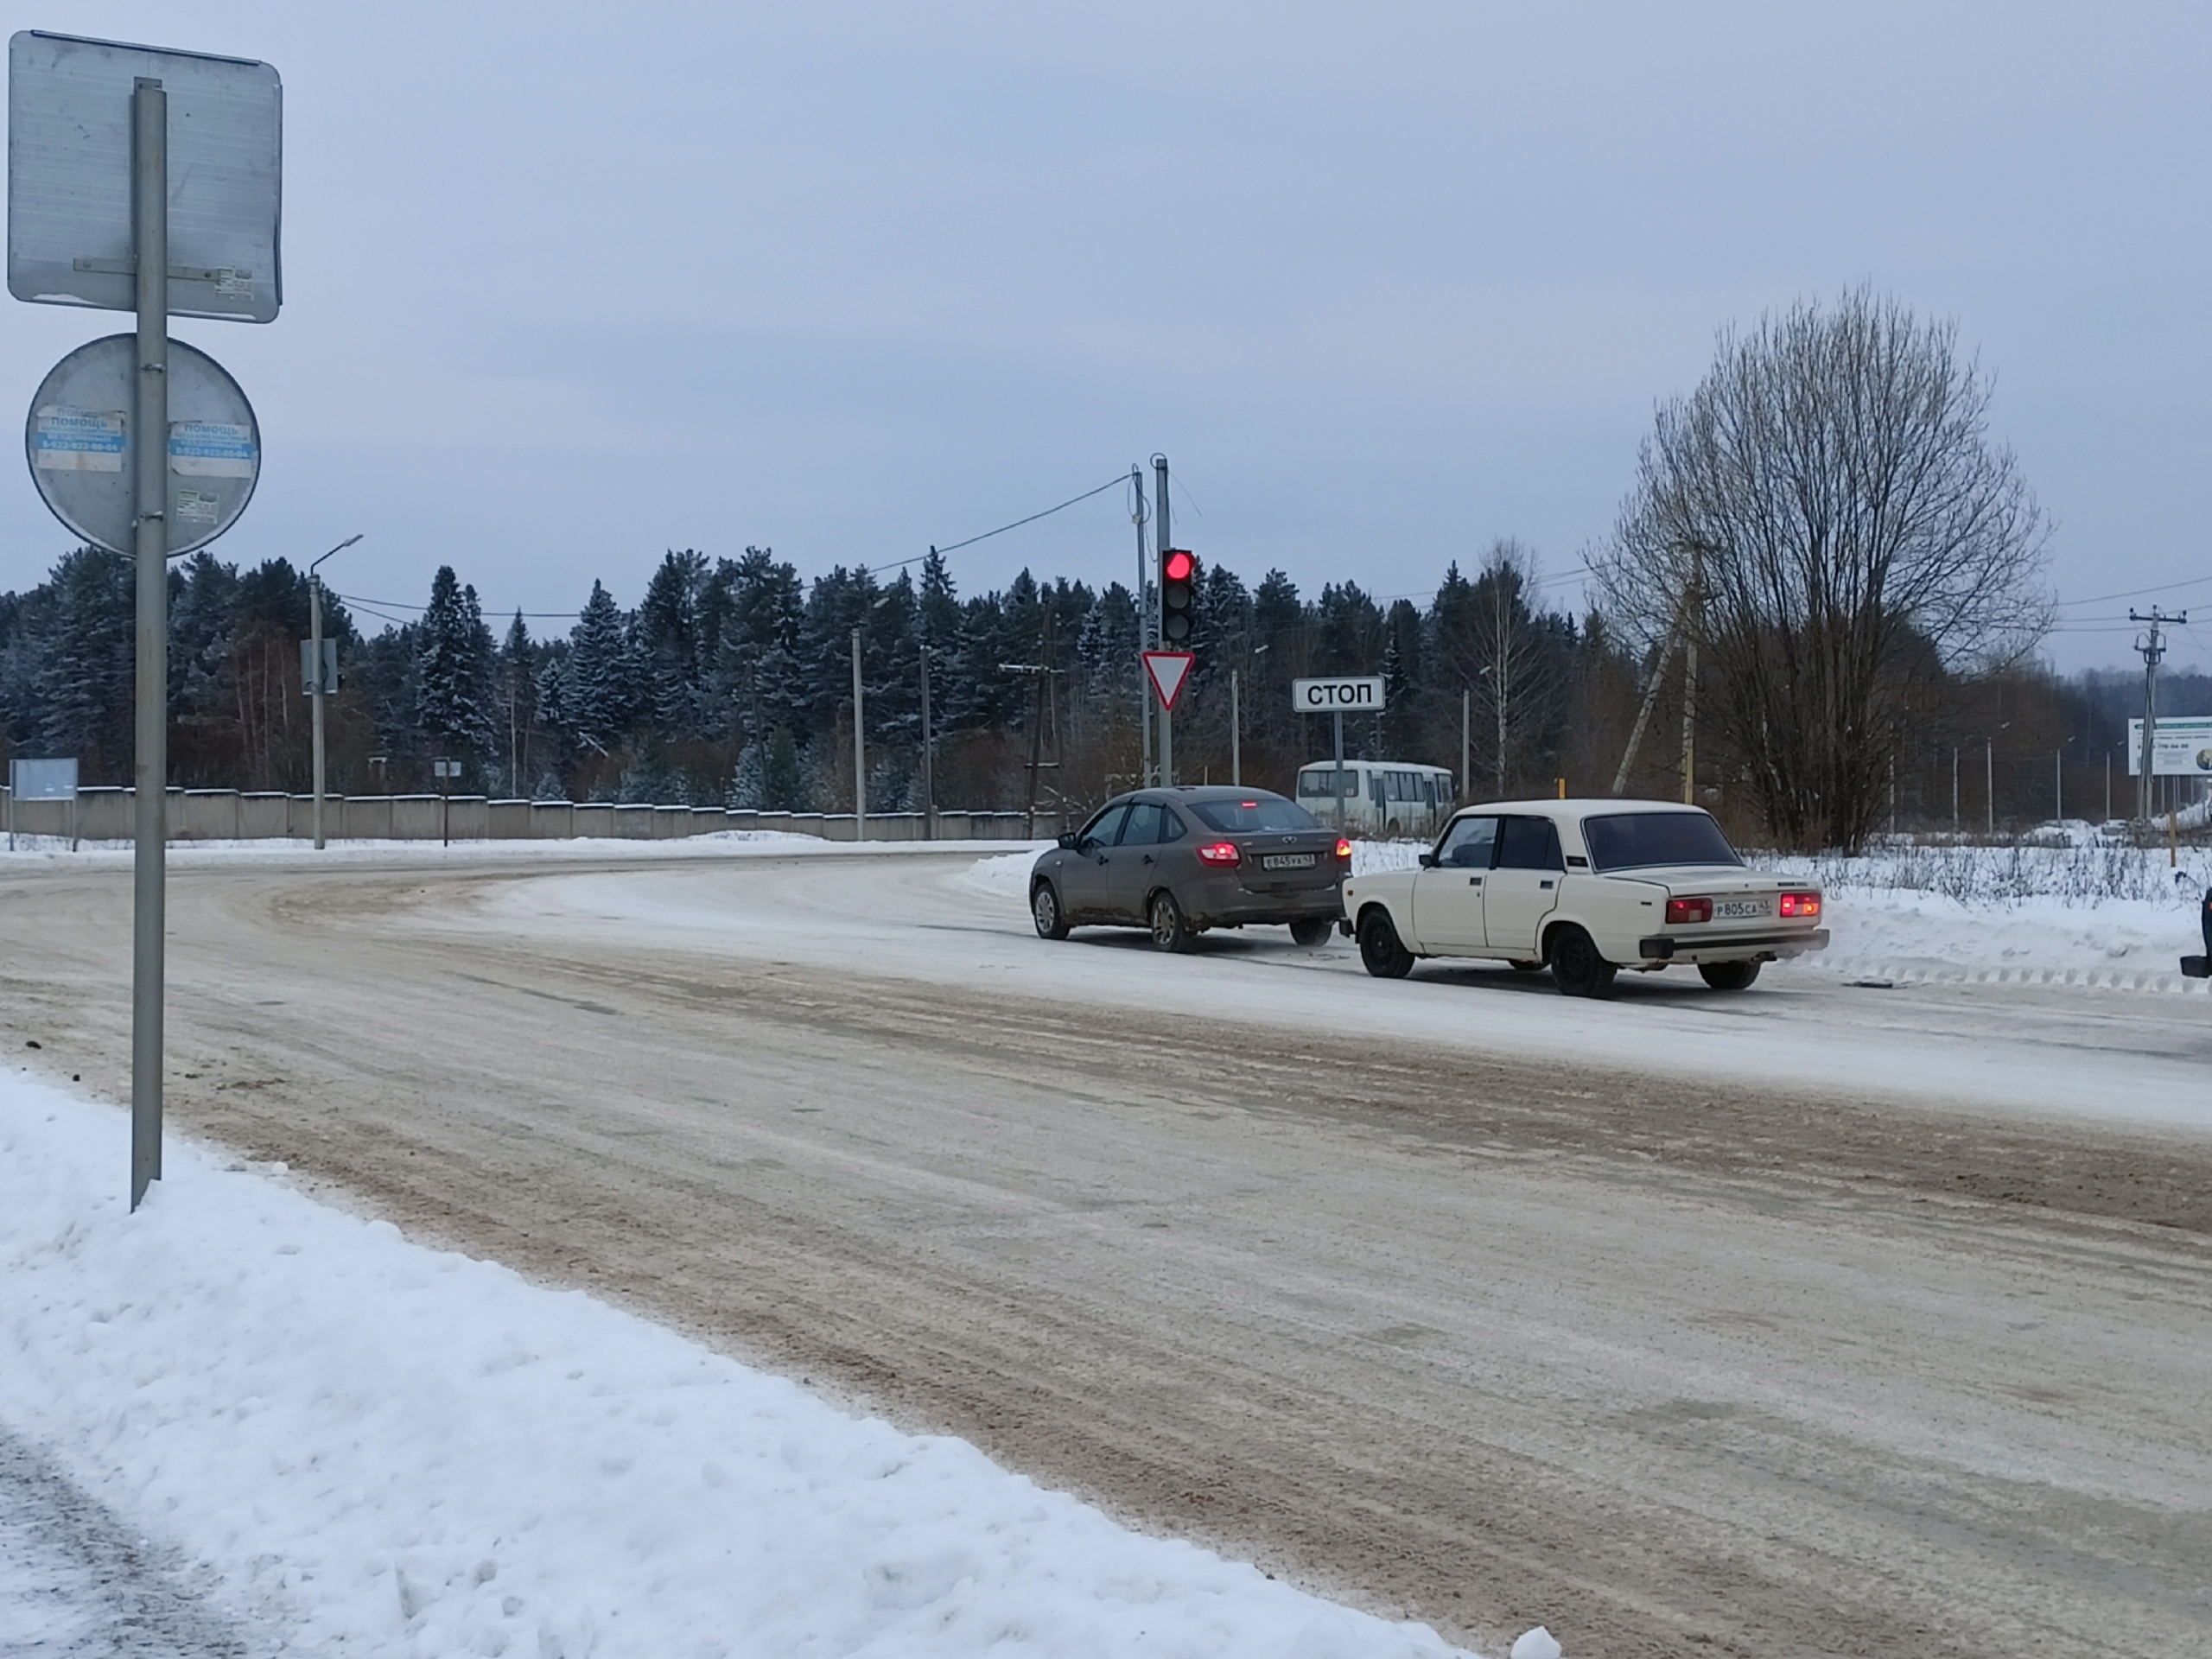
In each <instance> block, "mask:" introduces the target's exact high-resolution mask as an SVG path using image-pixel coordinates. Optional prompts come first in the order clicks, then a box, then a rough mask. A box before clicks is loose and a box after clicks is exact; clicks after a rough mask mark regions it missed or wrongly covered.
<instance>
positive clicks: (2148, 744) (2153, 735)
mask: <svg viewBox="0 0 2212 1659" xmlns="http://www.w3.org/2000/svg"><path fill="white" fill-rule="evenodd" d="M2127 620H2129V621H2131V622H2142V623H2146V624H2148V625H2149V626H2147V627H2145V630H2144V632H2141V633H2139V634H2137V635H2136V636H2135V649H2136V650H2138V651H2139V652H2142V653H2143V756H2142V765H2143V772H2142V776H2141V777H2139V779H2137V780H2136V791H2135V801H2136V817H2139V818H2140V819H2142V821H2143V822H2144V823H2146V824H2147V823H2150V822H2151V768H2152V764H2153V762H2154V760H2155V759H2156V756H2157V753H2158V664H2159V663H2160V662H2161V661H2162V660H2163V659H2164V657H2165V654H2166V636H2165V635H2164V633H2162V632H2159V629H2160V627H2161V626H2162V625H2163V624H2165V623H2168V622H2171V623H2172V624H2174V625H2175V626H2177V627H2187V626H2189V613H2188V612H2187V611H2183V612H2182V613H2181V614H2180V615H2178V616H2168V615H2167V614H2166V613H2164V611H2162V610H2160V609H2159V608H2158V607H2157V606H2156V605H2153V606H2152V607H2151V614H2150V615H2148V616H2145V615H2144V614H2143V613H2141V612H2140V611H2139V610H2137V609H2136V608H2135V607H2133V606H2130V607H2128V611H2127Z"/></svg>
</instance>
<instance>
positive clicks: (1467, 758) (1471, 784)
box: [1459, 685, 1620, 806]
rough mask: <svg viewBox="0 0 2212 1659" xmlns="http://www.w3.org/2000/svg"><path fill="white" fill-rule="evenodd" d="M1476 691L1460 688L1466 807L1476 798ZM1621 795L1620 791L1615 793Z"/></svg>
mask: <svg viewBox="0 0 2212 1659" xmlns="http://www.w3.org/2000/svg"><path fill="white" fill-rule="evenodd" d="M1474 720H1475V689H1474V687H1472V686H1471V685H1463V686H1461V687H1460V688H1459V804H1461V805H1462V806H1464V805H1465V804H1467V803H1468V802H1469V801H1471V800H1473V799H1474V798H1475V779H1474V773H1473V772H1471V771H1470V770H1469V768H1470V767H1471V766H1473V764H1474V754H1475V751H1474ZM1613 792H1614V793H1615V794H1616V795H1618V794H1619V793H1620V791H1618V790H1615V791H1613Z"/></svg>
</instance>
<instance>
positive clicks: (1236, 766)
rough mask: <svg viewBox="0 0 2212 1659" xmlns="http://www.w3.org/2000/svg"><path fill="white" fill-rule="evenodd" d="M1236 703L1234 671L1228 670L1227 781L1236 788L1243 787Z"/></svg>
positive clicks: (1240, 736)
mask: <svg viewBox="0 0 2212 1659" xmlns="http://www.w3.org/2000/svg"><path fill="white" fill-rule="evenodd" d="M1239 716H1240V711H1239V709H1238V708H1237V703H1236V670H1235V669H1233V668H1232V669H1230V671H1229V781H1230V785H1232V786H1234V787H1235V788H1237V789H1242V788H1243V787H1244V743H1243V724H1244V722H1243V720H1242V719H1241V718H1240V717H1239Z"/></svg>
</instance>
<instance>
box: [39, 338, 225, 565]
mask: <svg viewBox="0 0 2212 1659" xmlns="http://www.w3.org/2000/svg"><path fill="white" fill-rule="evenodd" d="M137 378H138V342H137V339H136V337H135V336H133V335H130V334H110V335H108V336H107V337H106V338H105V339H104V340H92V341H90V342H89V343H87V344H86V345H83V346H79V347H78V348H77V349H76V350H75V351H73V352H72V353H69V355H68V356H67V357H65V358H63V359H61V360H60V362H59V363H57V364H55V365H54V368H53V371H52V372H50V373H49V374H48V376H47V377H46V378H45V379H44V380H43V381H42V382H41V383H40V385H39V389H38V395H37V396H36V397H34V398H32V399H31V414H30V422H29V425H27V426H26V427H25V428H24V431H23V447H24V448H25V450H26V451H27V452H28V454H29V460H30V464H31V481H32V482H33V483H35V484H36V485H37V486H38V493H39V494H40V495H41V497H42V498H44V499H45V501H46V505H48V507H49V508H51V509H52V510H53V512H54V517H55V518H59V519H60V521H61V522H62V523H63V524H67V526H68V527H69V528H70V529H71V530H72V531H74V532H75V533H76V534H78V535H79V536H81V537H84V538H85V539H86V541H88V542H90V543H92V545H94V546H95V547H104V548H105V549H107V550H108V551H109V552H111V553H121V554H124V555H125V556H129V555H130V553H131V552H132V551H133V550H135V547H136V543H137V537H135V536H134V535H133V533H132V529H133V526H134V525H135V524H137V519H138V509H137V492H136V487H135V484H134V467H135V461H134V459H133V457H134V456H135V455H136V454H137V448H136V443H135V438H136V434H134V433H133V432H132V431H131V424H132V422H133V419H134V411H135V410H136V409H137V391H136V387H137ZM168 385H169V430H168V454H169V464H168V503H167V505H166V512H167V513H168V518H167V519H166V521H165V522H166V523H167V524H168V550H169V556H170V557H171V558H175V556H177V555H178V554H180V553H191V552H194V551H196V550H199V549H200V548H203V547H205V546H207V543H210V542H212V541H213V540H214V539H215V538H216V537H218V536H220V535H221V534H222V533H223V532H224V531H226V530H228V529H229V528H230V527H231V526H232V524H235V523H236V522H237V521H238V514H240V513H241V512H245V504H246V502H247V501H248V500H250V499H251V498H252V495H253V486H254V484H255V481H256V480H257V479H258V478H259V477H260V475H261V429H260V427H259V426H258V425H257V423H255V421H254V418H253V406H252V405H251V404H249V403H247V402H246V400H245V392H243V391H240V390H239V389H238V382H237V381H235V380H233V379H232V378H231V377H230V374H229V372H227V371H226V370H225V369H224V367H223V365H221V364H219V363H218V362H217V361H216V360H215V359H213V358H212V357H210V356H208V355H207V353H205V352H203V351H201V350H200V349H199V348H198V347H197V346H188V345H186V344H185V343H184V342H183V341H182V340H170V341H169V371H168Z"/></svg>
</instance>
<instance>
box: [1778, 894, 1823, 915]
mask: <svg viewBox="0 0 2212 1659" xmlns="http://www.w3.org/2000/svg"><path fill="white" fill-rule="evenodd" d="M1774 908H1775V912H1776V913H1777V915H1782V916H1798V917H1803V918H1808V919H1809V918H1812V917H1815V916H1817V915H1819V914H1820V913H1821V895H1820V894H1819V893H1783V895H1782V898H1781V899H1780V901H1779V902H1777V904H1776V906H1775V907H1774Z"/></svg>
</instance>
